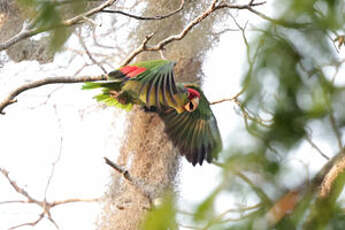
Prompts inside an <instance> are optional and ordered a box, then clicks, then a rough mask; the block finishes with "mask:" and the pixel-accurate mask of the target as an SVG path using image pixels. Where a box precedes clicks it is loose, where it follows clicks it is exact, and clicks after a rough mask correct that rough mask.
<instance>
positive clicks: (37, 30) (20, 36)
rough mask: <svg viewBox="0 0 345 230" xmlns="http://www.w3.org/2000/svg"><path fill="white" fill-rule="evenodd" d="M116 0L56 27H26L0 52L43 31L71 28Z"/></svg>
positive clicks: (2, 46)
mask: <svg viewBox="0 0 345 230" xmlns="http://www.w3.org/2000/svg"><path fill="white" fill-rule="evenodd" d="M116 1H117V0H107V1H105V2H104V3H103V4H101V5H99V6H97V7H95V8H93V9H91V10H89V11H87V12H85V13H82V14H79V15H77V16H75V17H73V18H70V19H67V20H64V21H62V22H61V23H60V24H58V25H54V26H46V27H40V28H33V29H29V28H28V27H30V26H28V27H25V28H23V30H22V31H21V32H19V33H18V34H16V35H14V36H13V37H12V38H10V39H9V40H7V41H5V42H3V43H0V51H1V50H4V49H7V48H9V47H10V46H12V45H14V44H16V43H17V42H19V41H21V40H23V39H26V38H29V37H32V36H34V35H36V34H39V33H42V32H45V31H49V30H52V29H55V28H57V27H68V26H72V25H75V24H78V23H80V22H81V21H85V18H87V17H90V16H92V15H94V14H96V13H98V12H100V11H102V10H103V9H105V8H107V7H109V6H111V5H113V4H114V3H115V2H116Z"/></svg>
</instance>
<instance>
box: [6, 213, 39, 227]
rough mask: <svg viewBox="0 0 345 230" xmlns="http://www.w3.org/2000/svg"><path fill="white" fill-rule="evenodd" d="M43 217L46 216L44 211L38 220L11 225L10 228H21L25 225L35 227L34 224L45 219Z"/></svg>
mask: <svg viewBox="0 0 345 230" xmlns="http://www.w3.org/2000/svg"><path fill="white" fill-rule="evenodd" d="M43 217H44V213H41V214H40V215H39V217H38V219H37V220H35V221H33V222H28V223H24V224H19V225H16V226H13V227H10V228H9V230H13V229H17V228H21V227H24V226H31V227H33V226H35V225H37V224H38V223H39V222H40V221H41V220H42V219H43Z"/></svg>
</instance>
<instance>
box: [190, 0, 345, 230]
mask: <svg viewBox="0 0 345 230" xmlns="http://www.w3.org/2000/svg"><path fill="white" fill-rule="evenodd" d="M275 8H276V9H280V12H281V9H284V11H283V12H281V14H280V15H279V16H275V19H268V20H269V21H268V23H266V24H265V25H264V26H263V28H261V29H258V28H255V30H256V32H255V33H256V34H257V36H256V38H255V39H253V41H252V42H251V43H250V44H249V46H248V49H249V51H250V52H249V55H250V57H249V59H250V60H251V62H250V63H248V65H249V68H248V72H247V74H246V75H245V76H244V78H243V87H244V94H243V95H241V97H242V99H241V100H240V103H241V106H242V108H244V109H245V110H244V111H245V112H246V113H247V114H245V115H246V117H245V119H246V125H245V126H246V131H247V133H248V134H249V135H250V138H248V139H247V140H242V141H238V142H237V143H235V144H232V145H231V146H230V147H229V148H228V150H227V151H226V153H224V154H223V155H226V156H227V157H226V159H224V162H225V163H224V164H221V165H220V166H221V167H222V168H223V175H224V176H223V182H222V185H223V186H221V190H220V188H216V189H215V190H214V192H213V193H212V194H211V195H210V196H209V197H207V198H206V199H205V200H204V201H203V202H201V204H200V205H199V206H198V207H197V208H196V209H195V213H194V216H195V218H194V221H193V222H194V224H195V225H196V226H201V228H200V229H269V228H274V229H340V228H341V227H340V226H342V223H343V221H344V220H343V219H344V218H343V216H344V215H343V212H344V211H343V203H342V202H341V201H340V200H339V197H341V192H342V191H343V187H344V183H345V180H344V179H343V177H344V176H343V173H340V174H338V175H337V179H336V180H335V181H334V186H332V187H331V189H330V191H329V193H328V194H327V195H326V196H325V197H321V195H320V190H319V188H320V187H319V185H320V183H321V181H320V180H318V178H317V176H315V178H314V179H312V180H311V182H308V181H302V178H297V179H296V178H294V177H296V176H297V177H298V172H293V171H290V170H286V169H287V167H286V165H285V163H286V159H287V158H288V157H289V155H291V154H297V149H298V148H299V147H300V146H301V145H302V144H304V143H307V142H309V143H310V142H311V141H310V138H311V136H312V134H313V131H314V132H316V131H317V132H318V133H322V134H323V137H325V139H324V141H326V142H328V143H329V144H330V145H331V146H332V145H333V146H336V147H334V148H333V151H334V152H333V155H336V154H338V153H341V152H342V151H343V145H342V140H341V130H342V129H343V127H344V121H345V110H344V109H343V108H344V107H343V105H344V104H345V97H344V93H345V92H344V86H343V85H342V84H340V83H338V82H337V79H336V77H337V75H336V74H337V72H338V70H339V69H338V68H339V66H341V65H342V64H343V63H344V61H342V60H341V59H340V58H339V54H338V52H337V47H335V44H334V41H338V40H339V39H338V37H339V36H341V35H342V34H344V33H345V31H344V28H345V27H344V25H345V16H344V15H345V14H344V10H345V4H344V2H343V1H335V0H322V1H321V0H319V1H316V0H304V1H300V0H294V1H276V3H275ZM245 33H248V32H247V31H245ZM340 45H341V44H340ZM339 47H340V46H339ZM329 68H331V69H332V71H330V70H329ZM339 77H341V76H339ZM252 111H255V112H252ZM261 117H265V118H268V119H267V120H264V119H261ZM254 118H255V119H254ZM316 124H317V125H316ZM238 132H242V130H238ZM339 133H340V134H339ZM314 147H315V146H314ZM298 154H305V153H298ZM309 154H315V153H309ZM309 158H310V159H312V158H311V157H310V156H309ZM320 173H321V174H322V173H323V172H322V171H320ZM320 173H319V174H320ZM319 174H318V175H319ZM289 175H290V176H289ZM322 175H323V176H324V174H322ZM282 177H284V178H288V177H290V178H291V179H292V180H298V179H299V183H300V184H301V185H300V186H297V187H295V190H293V189H294V188H287V184H288V182H287V181H284V180H281V178H282ZM234 178H235V179H234ZM236 178H240V179H241V180H242V181H237V180H236ZM254 178H256V181H254V180H253V179H254ZM258 178H259V179H258ZM229 181H231V185H229V183H230V182H229ZM258 181H260V183H259V182H258ZM308 183H309V184H308ZM317 185H318V186H317ZM268 191H269V192H268ZM221 192H228V193H230V194H231V195H233V196H235V197H237V199H240V200H241V199H244V200H246V199H254V200H257V201H259V204H260V206H258V207H256V208H253V209H248V210H246V211H242V212H241V215H240V217H239V218H238V220H237V221H232V220H231V219H229V221H224V219H226V218H224V216H222V215H221V214H216V210H215V209H214V202H215V200H216V199H217V197H218V196H219V195H220V194H221ZM284 201H287V202H285V203H284ZM295 201H297V202H295ZM294 202H295V203H294ZM274 208H280V209H281V210H284V209H286V210H285V211H286V212H285V213H283V214H282V215H278V214H277V213H274V211H273V209H274ZM288 213H289V214H288ZM217 215H218V217H217ZM235 219H236V218H235Z"/></svg>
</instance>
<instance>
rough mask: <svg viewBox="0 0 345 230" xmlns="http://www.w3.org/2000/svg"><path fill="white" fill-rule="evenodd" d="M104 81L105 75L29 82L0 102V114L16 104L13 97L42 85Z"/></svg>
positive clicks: (53, 78) (52, 78)
mask: <svg viewBox="0 0 345 230" xmlns="http://www.w3.org/2000/svg"><path fill="white" fill-rule="evenodd" d="M106 79H107V77H106V75H100V76H83V77H78V78H72V77H50V78H44V79H41V80H37V81H33V82H29V83H27V84H24V85H22V86H20V87H18V88H17V89H15V90H13V91H12V92H11V93H10V94H9V95H8V96H7V97H6V98H5V99H4V100H3V101H2V102H0V114H5V113H4V112H3V110H4V108H5V107H7V106H8V105H10V104H13V103H14V102H16V100H15V97H17V96H18V95H19V94H21V93H23V92H24V91H26V90H29V89H33V88H37V87H40V86H43V85H49V84H60V83H81V82H88V81H100V80H106Z"/></svg>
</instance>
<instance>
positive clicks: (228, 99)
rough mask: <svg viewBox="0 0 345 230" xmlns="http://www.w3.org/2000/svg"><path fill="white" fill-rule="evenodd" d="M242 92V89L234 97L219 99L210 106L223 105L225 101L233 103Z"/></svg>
mask: <svg viewBox="0 0 345 230" xmlns="http://www.w3.org/2000/svg"><path fill="white" fill-rule="evenodd" d="M243 92H244V89H242V90H241V91H240V92H238V93H237V94H236V95H235V96H233V97H231V98H224V99H220V100H217V101H214V102H211V103H210V105H216V104H219V103H223V102H226V101H234V100H235V99H236V98H238V97H239V96H241V95H242V93H243Z"/></svg>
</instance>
